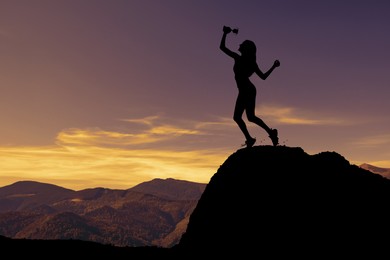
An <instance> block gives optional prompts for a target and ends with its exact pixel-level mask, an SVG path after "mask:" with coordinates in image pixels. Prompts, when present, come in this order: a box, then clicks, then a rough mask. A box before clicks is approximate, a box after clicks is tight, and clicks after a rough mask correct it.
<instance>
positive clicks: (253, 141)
mask: <svg viewBox="0 0 390 260" xmlns="http://www.w3.org/2000/svg"><path fill="white" fill-rule="evenodd" d="M255 142H256V138H251V139H248V140H246V141H245V144H243V146H246V147H248V148H250V147H252V146H253V145H254V144H255Z"/></svg>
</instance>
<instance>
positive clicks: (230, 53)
mask: <svg viewBox="0 0 390 260" xmlns="http://www.w3.org/2000/svg"><path fill="white" fill-rule="evenodd" d="M231 32H232V29H231V28H230V27H227V26H224V27H223V35H222V39H221V43H220V44H219V48H220V49H221V51H223V52H224V53H226V54H227V55H228V56H230V57H232V58H235V57H236V56H237V55H238V54H237V53H235V52H233V51H231V50H229V49H228V48H227V47H226V35H227V34H229V33H231Z"/></svg>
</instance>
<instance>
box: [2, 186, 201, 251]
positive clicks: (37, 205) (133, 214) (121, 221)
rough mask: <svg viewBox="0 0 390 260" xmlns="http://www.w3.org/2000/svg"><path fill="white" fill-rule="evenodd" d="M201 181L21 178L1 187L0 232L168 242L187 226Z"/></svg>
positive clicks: (156, 243) (132, 242)
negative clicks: (86, 184)
mask: <svg viewBox="0 0 390 260" xmlns="http://www.w3.org/2000/svg"><path fill="white" fill-rule="evenodd" d="M205 186H206V184H202V183H195V182H189V181H183V180H176V179H171V178H169V179H165V180H164V179H154V180H151V181H148V182H143V183H141V184H139V185H137V186H135V187H133V188H130V189H127V190H114V189H106V188H91V189H84V190H80V191H74V190H71V189H66V188H63V187H59V186H56V185H52V184H47V183H39V182H33V181H20V182H16V183H13V184H11V185H8V186H4V187H1V188H0V235H3V236H5V237H10V238H23V239H78V240H85V241H94V242H99V243H102V244H111V245H115V246H160V247H171V246H173V245H175V244H176V243H178V241H179V239H180V237H181V235H182V233H183V232H184V231H185V229H186V226H187V224H188V220H189V216H190V214H191V212H192V211H193V209H194V208H195V206H196V204H197V201H198V200H199V198H200V196H201V194H202V192H203V190H204V188H205Z"/></svg>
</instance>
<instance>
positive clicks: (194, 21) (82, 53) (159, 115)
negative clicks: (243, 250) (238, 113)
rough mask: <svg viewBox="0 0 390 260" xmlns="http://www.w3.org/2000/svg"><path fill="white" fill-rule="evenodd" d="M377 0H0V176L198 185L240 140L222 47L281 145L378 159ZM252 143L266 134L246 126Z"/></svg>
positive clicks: (385, 162) (80, 185) (383, 32)
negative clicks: (246, 57) (247, 80)
mask: <svg viewBox="0 0 390 260" xmlns="http://www.w3.org/2000/svg"><path fill="white" fill-rule="evenodd" d="M389 12H390V2H389V1H387V0H383V1H381V0H376V1H372V0H354V1H352V0H345V1H339V0H326V1H325V0H324V1H322V0H314V1H313V0H311V1H309V0H294V1H290V0H276V1H275V0H274V1H262V0H259V1H242V0H229V1H218V0H216V1H208V0H197V1H189V0H185V1H182V0H165V1H157V0H148V1H144V0H127V1H125V0H110V1H108V0H104V1H103V0H85V1H79V0H55V1H52V0H0V93H1V94H0V120H1V124H0V186H5V185H9V184H11V183H13V182H16V181H21V180H32V181H39V182H46V183H52V184H56V185H59V186H63V187H66V188H70V189H75V190H80V189H84V188H92V187H105V188H112V189H127V188H131V187H133V186H134V185H137V184H138V183H141V182H144V181H149V180H151V179H154V178H175V179H182V180H188V181H194V182H201V183H208V182H209V180H210V178H211V177H212V176H213V175H214V173H216V172H217V170H218V168H219V167H220V165H222V164H223V162H224V161H225V160H226V159H227V157H228V156H229V155H231V154H232V153H234V152H235V151H237V150H238V149H241V148H242V147H241V145H242V144H243V143H244V142H245V138H244V136H243V134H242V133H241V131H240V130H239V128H238V126H237V125H236V124H235V122H234V121H233V119H232V117H233V109H234V103H235V99H236V96H237V93H238V90H237V87H236V85H235V81H234V75H233V70H232V67H233V60H232V59H231V58H230V57H228V56H227V55H225V54H224V53H223V52H222V51H220V49H219V43H220V40H221V37H222V28H223V26H224V25H226V26H230V27H232V28H238V29H239V32H238V34H237V35H236V34H229V35H228V37H227V41H226V45H227V47H228V48H230V49H231V50H233V51H237V50H238V46H239V44H240V43H241V42H243V41H244V40H247V39H249V40H252V41H254V42H255V43H256V45H257V62H258V64H259V67H260V69H261V70H262V71H267V70H268V69H269V68H270V67H271V66H272V64H273V62H274V60H276V59H278V60H279V61H280V63H281V66H280V67H278V68H276V69H275V70H274V71H273V73H272V74H271V75H270V76H269V77H268V78H267V79H266V80H261V79H260V78H258V77H256V76H255V75H253V76H252V77H251V80H252V82H253V83H254V84H255V85H256V88H257V97H256V115H257V116H259V117H260V118H261V119H263V120H264V122H265V123H266V124H267V125H268V126H270V127H271V128H276V129H278V131H279V142H280V145H286V146H289V147H301V148H302V149H303V150H304V151H305V152H306V153H308V154H317V153H320V152H325V151H335V152H337V153H339V154H340V155H342V156H343V157H345V159H347V160H348V161H349V162H350V163H351V164H356V165H360V164H362V163H369V164H373V165H375V166H378V167H384V168H390V117H389V111H390V102H389V98H390V73H389V70H390V50H389V48H390V33H389V25H390V16H389ZM243 118H244V120H245V121H246V122H247V124H248V128H249V131H250V132H251V134H252V136H253V137H255V138H256V139H257V142H256V144H255V145H272V143H271V140H270V139H269V138H268V135H267V133H266V132H265V131H264V130H263V129H262V128H260V127H258V126H256V125H254V124H253V123H248V121H247V120H246V117H245V115H244V117H243Z"/></svg>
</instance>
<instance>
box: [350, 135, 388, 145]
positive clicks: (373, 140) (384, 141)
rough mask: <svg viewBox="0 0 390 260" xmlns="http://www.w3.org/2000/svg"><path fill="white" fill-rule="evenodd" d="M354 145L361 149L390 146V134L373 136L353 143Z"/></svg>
mask: <svg viewBox="0 0 390 260" xmlns="http://www.w3.org/2000/svg"><path fill="white" fill-rule="evenodd" d="M352 144H354V145H356V146H361V147H376V146H382V145H389V144H390V134H382V135H373V136H366V137H362V138H360V139H358V140H355V141H353V142H352Z"/></svg>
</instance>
